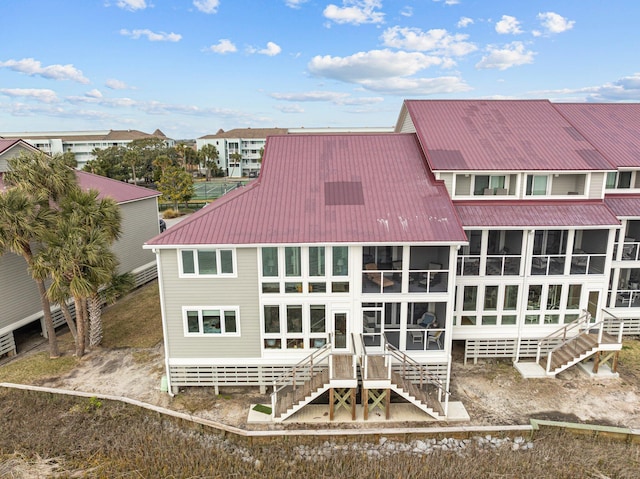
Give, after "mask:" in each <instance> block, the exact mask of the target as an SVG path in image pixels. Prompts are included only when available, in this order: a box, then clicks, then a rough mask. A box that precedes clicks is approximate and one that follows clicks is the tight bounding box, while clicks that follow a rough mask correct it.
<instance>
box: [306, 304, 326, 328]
mask: <svg viewBox="0 0 640 479" xmlns="http://www.w3.org/2000/svg"><path fill="white" fill-rule="evenodd" d="M309 311H310V315H311V316H310V318H311V332H312V333H324V332H326V330H327V329H326V326H325V323H326V320H325V316H326V313H325V307H324V305H323V304H312V305H311V306H310V307H309Z"/></svg>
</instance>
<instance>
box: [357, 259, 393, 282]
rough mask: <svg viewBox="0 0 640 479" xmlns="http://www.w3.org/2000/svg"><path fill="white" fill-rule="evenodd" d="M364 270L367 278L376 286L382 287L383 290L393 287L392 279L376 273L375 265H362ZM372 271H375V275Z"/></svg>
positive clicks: (376, 267) (376, 266)
mask: <svg viewBox="0 0 640 479" xmlns="http://www.w3.org/2000/svg"><path fill="white" fill-rule="evenodd" d="M364 269H365V270H367V271H369V272H368V273H367V278H368V279H369V280H370V281H371V282H373V283H375V284H377V285H378V286H382V287H383V288H387V287H389V286H393V285H394V284H396V282H395V281H394V280H392V279H389V278H385V277H384V275H383V274H382V273H378V272H377V271H378V265H377V264H375V263H367V264H365V265H364ZM373 271H376V272H375V273H374V272H373Z"/></svg>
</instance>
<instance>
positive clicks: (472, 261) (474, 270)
mask: <svg viewBox="0 0 640 479" xmlns="http://www.w3.org/2000/svg"><path fill="white" fill-rule="evenodd" d="M456 273H457V275H458V276H478V275H480V255H464V256H458V265H457V271H456Z"/></svg>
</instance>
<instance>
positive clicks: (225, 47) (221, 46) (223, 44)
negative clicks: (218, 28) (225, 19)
mask: <svg viewBox="0 0 640 479" xmlns="http://www.w3.org/2000/svg"><path fill="white" fill-rule="evenodd" d="M207 50H211V51H212V52H214V53H220V54H222V55H224V54H225V53H233V52H236V51H238V49H237V48H236V46H235V45H234V44H233V43H232V42H231V40H228V39H226V38H222V39H221V40H220V41H219V42H218V43H216V44H215V45H211V46H210V47H209V48H208V49H207Z"/></svg>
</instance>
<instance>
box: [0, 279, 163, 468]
mask: <svg viewBox="0 0 640 479" xmlns="http://www.w3.org/2000/svg"><path fill="white" fill-rule="evenodd" d="M102 319H103V328H104V340H103V343H102V346H103V347H105V348H129V347H130V348H152V347H153V346H156V345H157V344H158V343H159V342H160V341H162V316H161V314H160V301H159V297H158V283H157V281H153V282H151V283H149V284H147V285H145V286H143V287H141V288H138V289H137V290H135V291H133V292H132V293H130V294H129V295H127V296H126V297H125V298H122V299H121V300H120V301H118V303H116V304H114V305H113V306H109V307H107V308H105V310H104V312H103V315H102ZM58 342H59V346H60V351H61V352H62V353H63V355H62V357H60V358H58V359H54V360H52V359H49V353H48V352H39V353H36V354H31V355H27V356H25V357H21V358H20V359H18V360H17V361H13V362H10V363H9V364H6V365H5V366H3V367H2V368H0V382H10V383H18V384H33V383H37V382H39V381H41V380H43V379H46V378H50V377H54V376H61V375H64V374H66V373H68V372H70V371H71V370H72V369H73V368H74V367H75V366H76V364H77V359H76V358H75V357H74V356H73V354H74V350H75V346H74V342H73V337H72V336H71V333H69V332H67V333H64V334H61V335H59V336H58ZM149 358H150V354H149V353H148V352H140V354H138V355H137V356H136V361H139V362H148V361H149ZM0 477H1V476H0Z"/></svg>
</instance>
